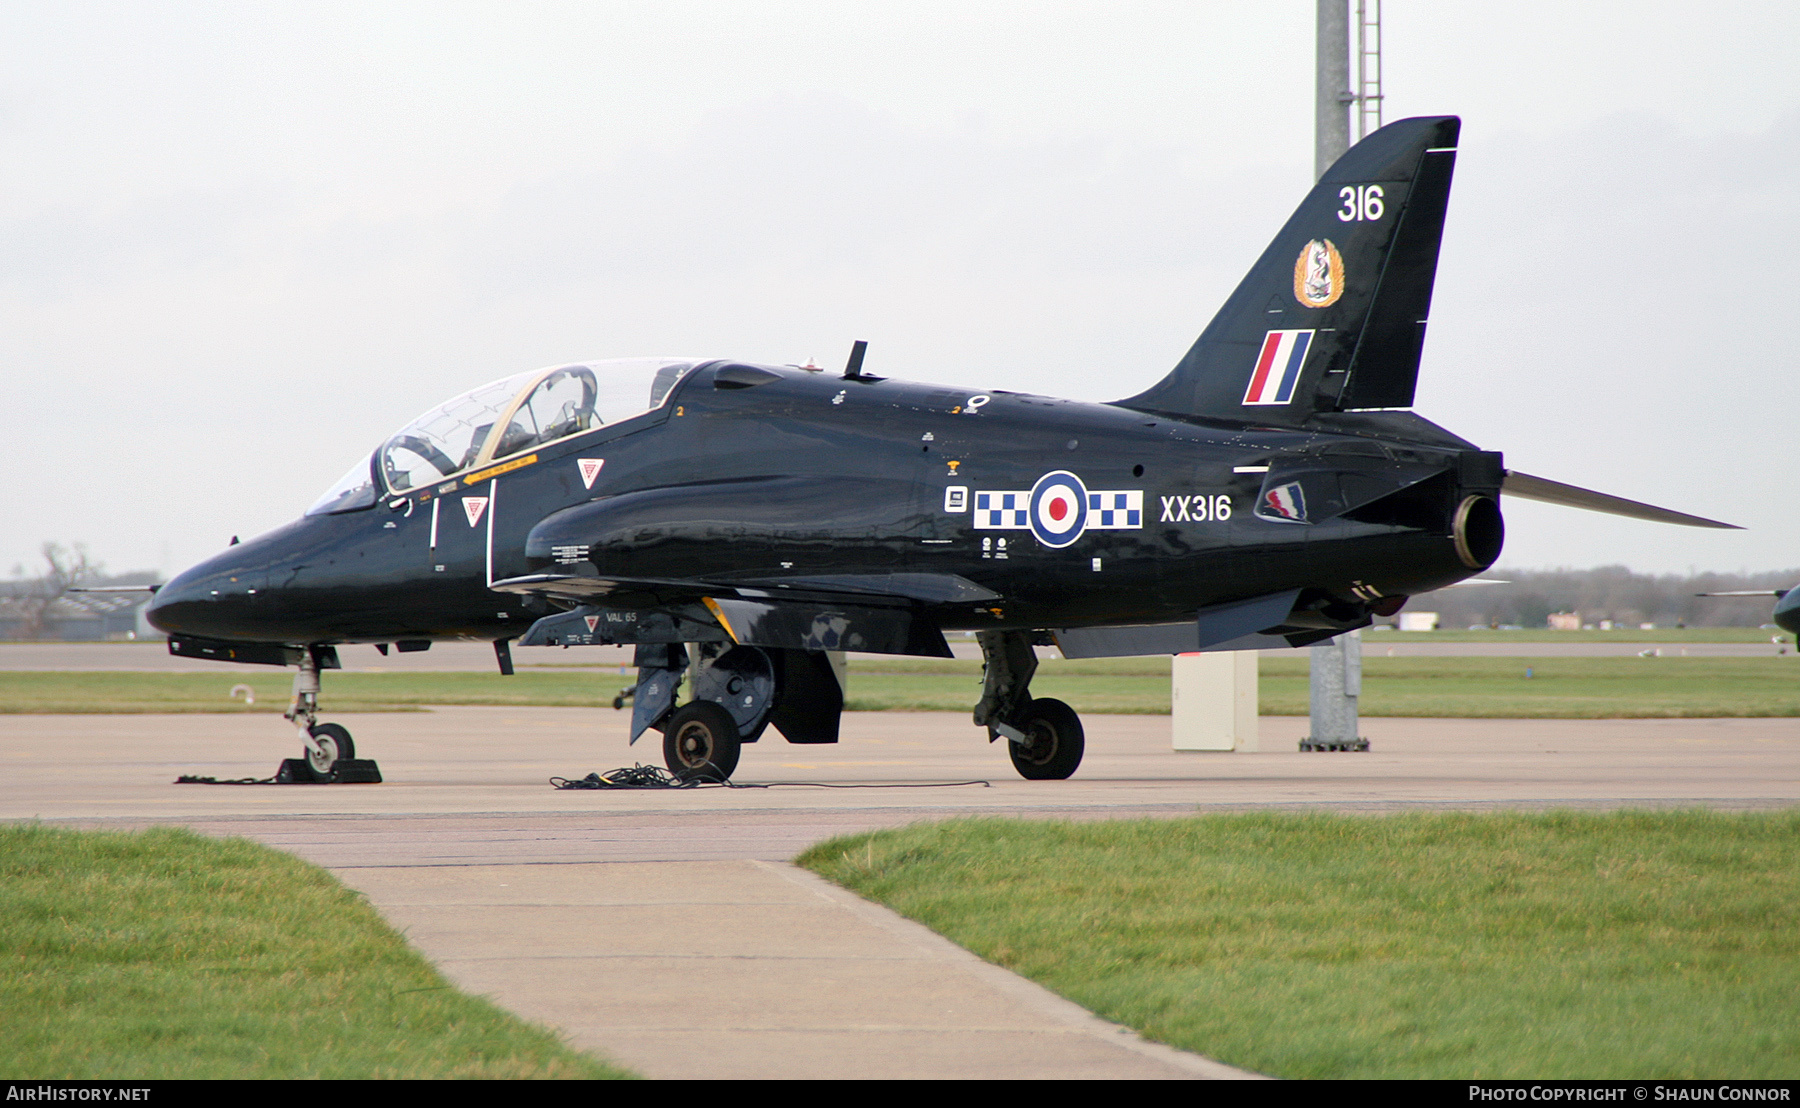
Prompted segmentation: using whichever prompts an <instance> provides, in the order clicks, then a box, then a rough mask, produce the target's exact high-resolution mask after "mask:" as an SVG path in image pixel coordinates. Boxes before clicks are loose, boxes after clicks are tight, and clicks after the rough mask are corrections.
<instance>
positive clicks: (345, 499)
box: [307, 358, 697, 515]
mask: <svg viewBox="0 0 1800 1108" xmlns="http://www.w3.org/2000/svg"><path fill="white" fill-rule="evenodd" d="M696 361H697V359H693V358H620V359H615V360H612V361H604V362H582V363H577V364H573V365H563V366H553V367H551V368H549V369H535V370H532V371H531V372H529V373H520V374H516V375H514V376H512V377H507V378H505V379H504V380H500V381H494V382H491V383H489V384H486V385H483V386H481V387H480V388H478V389H472V390H471V391H469V392H466V393H464V394H462V395H461V396H458V397H456V398H455V399H453V400H448V401H445V402H444V403H442V404H439V405H438V406H437V407H435V408H432V409H431V410H430V411H428V412H426V413H425V414H424V415H422V416H420V417H419V418H418V419H415V420H413V421H412V422H411V423H408V424H407V425H406V426H405V427H402V428H401V429H400V430H399V431H398V432H397V433H395V434H394V435H393V436H392V437H391V438H389V439H388V440H387V442H385V443H383V444H382V446H381V448H380V449H379V450H377V451H376V452H375V457H374V458H373V459H372V460H369V461H363V462H359V463H358V464H357V465H356V466H355V467H353V468H352V469H351V471H350V472H349V473H347V474H345V475H344V477H343V478H342V479H340V480H339V481H338V483H337V484H335V485H333V486H332V487H331V489H330V490H329V491H328V492H326V494H325V495H324V496H322V497H320V498H319V500H318V501H317V502H316V503H314V504H313V506H312V507H311V508H310V509H308V510H307V514H308V515H319V514H321V513H328V512H347V511H351V510H353V509H356V508H366V507H368V506H369V505H370V504H373V503H374V502H375V499H376V489H375V485H374V475H375V474H377V473H379V476H380V479H381V481H382V483H383V484H384V485H385V486H386V488H387V491H388V492H389V493H390V494H403V493H407V492H411V491H413V490H414V489H419V488H424V487H426V486H428V485H431V484H433V483H434V482H437V481H442V480H444V479H445V478H448V477H454V476H455V475H457V474H459V473H462V472H463V471H465V470H469V469H473V468H475V467H476V466H481V465H486V464H488V463H489V462H495V461H500V460H502V459H505V458H509V457H512V456H514V455H517V454H522V453H524V452H526V451H528V450H532V449H535V448H537V447H540V446H545V445H548V444H550V443H553V442H557V441H560V440H562V439H566V438H569V437H570V436H572V435H579V434H581V433H583V432H585V431H591V430H593V429H594V428H596V427H601V426H605V425H608V424H613V423H618V422H620V421H621V420H626V419H630V418H631V417H632V416H636V415H642V414H643V413H645V412H647V411H650V410H651V409H653V408H657V407H660V406H661V405H662V403H663V401H664V400H666V399H668V395H669V390H670V389H671V388H673V387H674V385H675V382H676V381H678V380H680V379H681V375H682V374H684V373H686V372H687V371H688V370H690V369H692V368H693V367H694V365H695V364H696Z"/></svg>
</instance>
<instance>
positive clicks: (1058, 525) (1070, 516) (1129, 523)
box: [974, 469, 1144, 550]
mask: <svg viewBox="0 0 1800 1108" xmlns="http://www.w3.org/2000/svg"><path fill="white" fill-rule="evenodd" d="M974 526H975V530H977V531H1030V532H1031V533H1032V535H1033V536H1034V537H1036V539H1037V540H1038V541H1039V542H1041V543H1043V544H1044V545H1045V546H1047V547H1050V548H1051V549H1052V550H1060V549H1062V548H1063V547H1065V546H1068V545H1070V544H1071V543H1073V542H1074V541H1075V540H1076V539H1079V538H1080V537H1081V536H1082V534H1083V533H1084V532H1087V531H1136V530H1141V529H1142V528H1143V526H1144V490H1142V489H1089V488H1088V487H1087V486H1086V485H1084V484H1082V482H1081V478H1079V477H1077V476H1075V475H1074V474H1073V473H1070V472H1068V471H1067V470H1060V469H1059V470H1055V471H1054V472H1051V473H1046V474H1044V475H1043V476H1042V477H1039V478H1038V479H1037V483H1036V484H1035V485H1033V486H1032V487H1031V488H1030V489H1029V490H1018V491H1006V490H997V491H993V492H986V491H983V492H977V493H976V494H975V521H974Z"/></svg>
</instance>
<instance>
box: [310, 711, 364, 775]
mask: <svg viewBox="0 0 1800 1108" xmlns="http://www.w3.org/2000/svg"><path fill="white" fill-rule="evenodd" d="M307 733H308V734H309V735H311V736H312V740H313V741H312V743H310V744H308V746H307V747H306V768H307V769H309V770H311V771H312V774H313V778H314V780H317V781H329V780H331V775H332V774H333V773H335V772H336V771H337V768H338V762H340V761H345V760H348V759H351V758H354V757H356V743H355V742H354V741H352V740H351V738H350V732H349V731H348V730H346V729H345V728H343V727H342V726H340V725H339V724H335V723H315V724H314V725H313V726H311V727H309V728H307Z"/></svg>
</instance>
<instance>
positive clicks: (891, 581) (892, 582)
mask: <svg viewBox="0 0 1800 1108" xmlns="http://www.w3.org/2000/svg"><path fill="white" fill-rule="evenodd" d="M489 587H490V588H492V589H494V591H496V592H510V593H519V594H522V595H526V596H551V597H556V598H557V599H559V600H574V601H580V602H582V603H592V602H595V601H598V600H600V599H603V598H605V597H609V596H612V595H615V594H619V593H651V594H654V595H656V596H657V597H659V598H661V597H667V598H669V599H677V598H681V599H699V598H701V597H705V596H715V597H716V596H736V597H743V598H746V599H756V600H770V599H790V598H791V599H799V598H813V597H823V598H844V599H853V600H861V601H863V602H865V603H875V604H883V603H885V604H892V603H895V602H901V603H907V602H916V603H922V604H975V603H980V602H983V601H988V600H998V599H1000V594H999V593H997V592H995V591H993V590H992V589H989V588H986V587H984V586H982V585H978V584H976V583H975V582H973V581H971V580H969V579H968V578H967V577H959V576H957V575H956V574H954V573H835V574H818V575H815V576H798V577H794V576H789V577H760V576H758V577H745V578H738V577H733V578H729V579H727V578H720V579H715V580H700V579H697V578H667V577H597V576H591V575H583V574H577V573H530V574H526V575H524V576H522V577H509V578H507V579H506V580H504V581H496V582H494V583H493V585H491V586H489Z"/></svg>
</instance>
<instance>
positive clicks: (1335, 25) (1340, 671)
mask: <svg viewBox="0 0 1800 1108" xmlns="http://www.w3.org/2000/svg"><path fill="white" fill-rule="evenodd" d="M1318 3H1319V24H1318V40H1317V41H1318V77H1317V82H1316V84H1315V86H1314V88H1315V97H1316V98H1315V101H1314V106H1315V116H1314V132H1313V133H1314V141H1313V179H1314V180H1315V181H1316V180H1318V179H1319V178H1321V177H1323V176H1325V171H1326V170H1327V169H1330V168H1331V163H1333V162H1335V161H1337V160H1338V158H1340V157H1342V156H1343V154H1344V151H1346V150H1348V149H1350V114H1351V110H1352V109H1353V108H1354V109H1355V113H1356V137H1357V139H1358V140H1361V139H1363V138H1366V137H1368V135H1369V133H1370V132H1371V131H1375V130H1378V129H1379V128H1380V127H1381V99H1382V97H1381V0H1356V88H1355V90H1352V89H1351V88H1350V0H1318ZM1309 686H1310V689H1309V691H1310V694H1311V695H1310V697H1309V699H1310V701H1311V709H1312V711H1311V715H1312V721H1311V728H1310V732H1309V734H1308V735H1307V737H1306V738H1304V739H1301V740H1300V749H1301V750H1367V749H1369V740H1367V739H1365V738H1363V737H1362V736H1360V735H1358V734H1357V730H1358V721H1357V699H1358V698H1359V697H1361V696H1362V632H1360V631H1351V632H1349V633H1348V634H1344V635H1339V636H1338V637H1337V638H1335V639H1328V640H1326V641H1325V642H1323V643H1320V644H1318V645H1317V646H1314V647H1312V648H1311V675H1310V679H1309Z"/></svg>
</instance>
